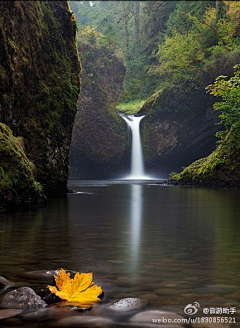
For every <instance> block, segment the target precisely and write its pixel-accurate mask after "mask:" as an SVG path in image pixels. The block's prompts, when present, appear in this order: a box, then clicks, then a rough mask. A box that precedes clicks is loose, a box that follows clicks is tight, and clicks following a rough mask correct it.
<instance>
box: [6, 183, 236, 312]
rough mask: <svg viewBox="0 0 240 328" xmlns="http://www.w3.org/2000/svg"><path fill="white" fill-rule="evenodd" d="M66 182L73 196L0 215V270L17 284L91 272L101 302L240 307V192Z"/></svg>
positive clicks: (154, 185)
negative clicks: (33, 273) (64, 272)
mask: <svg viewBox="0 0 240 328" xmlns="http://www.w3.org/2000/svg"><path fill="white" fill-rule="evenodd" d="M69 187H70V188H71V189H73V190H75V191H77V193H75V194H68V195H66V197H62V198H59V199H53V200H51V201H49V204H48V206H47V207H45V208H41V209H37V210H29V211H25V212H17V213H13V214H5V215H3V214H1V216H0V275H2V276H5V277H7V278H8V279H10V280H13V281H16V280H17V279H18V278H17V276H18V274H19V273H20V272H22V271H26V270H27V271H30V270H42V269H45V270H48V269H57V268H65V269H70V270H76V271H81V272H88V271H93V272H94V281H95V282H96V283H98V284H101V285H102V287H103V288H104V291H105V296H104V299H103V302H108V301H111V300H115V299H117V298H122V297H130V296H131V297H146V298H147V299H148V300H149V302H150V304H152V306H155V307H158V308H163V307H164V308H166V309H174V308H176V309H177V308H181V307H183V306H184V305H186V304H187V303H189V302H190V301H198V302H201V301H202V302H205V304H207V303H208V302H215V300H219V299H221V300H222V301H221V302H224V299H225V300H226V302H227V300H230V301H229V302H232V303H231V305H232V306H233V305H234V306H236V305H238V302H239V300H240V293H239V290H238V287H239V289H240V275H239V271H240V190H238V189H202V188H188V187H178V186H163V185H158V184H156V183H154V182H151V183H146V182H144V183H143V184H140V183H139V184H138V183H134V184H130V183H127V182H119V181H118V182H117V181H70V182H69ZM18 280H19V279H18ZM231 286H233V287H232V289H231ZM224 288H225V289H224ZM207 295H208V296H207Z"/></svg>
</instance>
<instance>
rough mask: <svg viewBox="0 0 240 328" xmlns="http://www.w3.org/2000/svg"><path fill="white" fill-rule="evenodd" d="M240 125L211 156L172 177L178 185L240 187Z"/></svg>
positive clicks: (231, 131) (234, 128)
mask: <svg viewBox="0 0 240 328" xmlns="http://www.w3.org/2000/svg"><path fill="white" fill-rule="evenodd" d="M239 140H240V123H239V124H238V125H236V126H235V127H232V128H231V130H230V131H229V132H228V134H227V136H226V137H225V139H224V141H223V142H222V143H221V144H220V145H219V146H218V147H217V149H216V150H214V151H213V152H212V154H210V155H209V156H207V157H205V158H201V159H199V160H197V161H195V162H194V163H192V164H191V165H189V166H188V167H186V168H185V169H184V170H183V171H182V172H181V173H179V174H175V175H174V176H172V177H171V181H172V182H175V183H177V184H190V185H191V184H193V185H199V186H219V187H228V186H230V187H234V186H237V187H239V186H240V178H239V177H240V145H239Z"/></svg>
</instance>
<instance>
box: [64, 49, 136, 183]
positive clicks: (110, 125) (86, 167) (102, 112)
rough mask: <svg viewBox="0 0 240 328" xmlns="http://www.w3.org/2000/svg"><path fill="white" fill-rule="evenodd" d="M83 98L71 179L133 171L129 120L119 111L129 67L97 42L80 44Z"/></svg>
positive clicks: (109, 176)
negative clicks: (128, 133) (117, 108)
mask: <svg viewBox="0 0 240 328" xmlns="http://www.w3.org/2000/svg"><path fill="white" fill-rule="evenodd" d="M78 51H79V54H80V60H81V65H82V73H81V86H82V87H81V98H80V100H79V104H78V112H77V114H76V118H75V122H74V128H73V136H72V143H71V149H70V167H71V170H70V172H71V174H70V178H71V179H103V178H116V177H121V176H123V175H124V172H125V173H126V172H129V165H130V156H129V147H128V145H129V144H128V143H129V138H128V135H127V128H126V123H125V122H124V120H123V119H122V118H120V117H119V115H118V114H117V112H116V102H117V99H118V96H119V94H120V91H121V88H122V83H123V79H124V76H125V68H124V66H123V63H122V61H121V60H120V59H118V58H117V57H116V56H115V55H113V54H109V52H108V50H107V49H104V48H102V47H99V46H96V45H88V44H84V45H80V46H79V48H78Z"/></svg>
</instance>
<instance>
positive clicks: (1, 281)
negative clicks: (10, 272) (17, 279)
mask: <svg viewBox="0 0 240 328" xmlns="http://www.w3.org/2000/svg"><path fill="white" fill-rule="evenodd" d="M12 285H13V283H11V282H10V281H9V280H7V279H6V278H4V277H2V276H0V289H1V288H6V287H10V286H12Z"/></svg>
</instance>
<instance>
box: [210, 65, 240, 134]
mask: <svg viewBox="0 0 240 328" xmlns="http://www.w3.org/2000/svg"><path fill="white" fill-rule="evenodd" d="M234 69H235V73H234V76H233V77H231V78H230V79H228V80H226V78H227V76H224V75H220V76H218V77H217V78H216V80H215V82H214V83H213V84H210V85H208V86H207V87H206V90H207V92H209V93H210V94H211V95H214V96H215V97H221V98H222V101H218V102H216V103H215V104H214V105H213V108H214V109H215V110H219V111H220V112H221V113H220V115H219V117H220V119H221V120H220V123H219V124H223V125H224V126H225V130H224V131H220V132H218V133H217V136H218V137H223V136H225V135H226V133H227V132H228V131H229V129H230V128H231V127H232V126H233V127H234V126H235V125H237V124H239V122H240V65H236V66H234Z"/></svg>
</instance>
